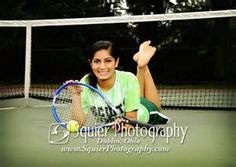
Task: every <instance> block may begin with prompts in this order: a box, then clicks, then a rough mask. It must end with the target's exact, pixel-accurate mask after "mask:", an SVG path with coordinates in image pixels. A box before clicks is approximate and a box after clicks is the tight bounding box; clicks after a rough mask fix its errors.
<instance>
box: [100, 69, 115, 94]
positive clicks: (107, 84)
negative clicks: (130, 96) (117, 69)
mask: <svg viewBox="0 0 236 167" xmlns="http://www.w3.org/2000/svg"><path fill="white" fill-rule="evenodd" d="M115 80H116V73H114V75H112V77H111V78H109V79H106V80H98V85H99V87H100V88H101V89H102V90H103V91H109V90H110V89H111V88H112V87H113V85H114V84H115Z"/></svg>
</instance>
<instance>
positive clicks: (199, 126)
mask: <svg viewBox="0 0 236 167" xmlns="http://www.w3.org/2000/svg"><path fill="white" fill-rule="evenodd" d="M29 103H30V106H28V105H26V104H25V102H24V99H15V100H12V99H11V100H2V101H0V108H1V110H0V122H1V127H0V132H1V137H0V143H1V147H0V148H1V153H0V157H1V162H0V163H1V166H4V167H8V166H9V167H10V166H17V167H18V166H24V167H26V166H51V167H52V166H57V167H60V166H88V167H90V166H94V167H98V166H102V167H110V166H111V167H116V166H122V167H131V166H135V167H139V166H140V167H141V166H142V167H144V166H145V167H149V166H152V167H154V166H166V167H169V166H173V167H176V166H181V167H183V166H188V167H191V166H198V167H199V166H212V167H234V166H236V159H235V157H236V150H235V148H236V144H235V141H236V130H235V128H236V112H234V111H209V110H207V111H203V110H201V111H200V110H194V111H193V110H165V111H163V112H164V113H165V114H166V115H167V116H169V117H170V118H171V121H170V122H169V123H168V124H167V125H166V126H165V127H164V128H165V129H169V130H171V129H172V130H173V131H172V132H173V133H172V137H169V143H167V138H166V136H162V137H161V136H159V137H158V136H155V137H153V136H151V134H149V136H146V137H144V136H139V137H137V135H140V134H139V133H137V134H136V136H133V137H127V136H125V137H122V136H121V134H118V136H115V135H114V132H109V133H108V135H107V136H106V137H103V138H102V139H104V140H103V141H105V139H107V142H108V140H110V143H109V142H108V143H99V142H98V137H97V138H96V137H90V138H89V139H88V141H87V143H84V141H85V139H84V138H83V137H82V136H79V137H78V138H73V137H74V135H75V134H72V135H70V139H69V142H68V143H67V144H64V145H53V144H49V141H48V140H49V134H50V133H49V132H50V131H49V130H50V129H49V127H50V125H51V124H52V123H55V122H54V120H53V117H52V116H51V108H50V103H48V104H45V103H41V102H39V101H34V100H30V101H29ZM9 107H15V108H9ZM181 127H182V128H187V132H186V136H185V139H184V140H183V143H181V137H182V136H181V135H182V133H181V131H178V130H180V129H178V128H181ZM168 133H171V131H169V132H168ZM113 139H114V140H116V141H117V142H118V143H115V142H114V140H113ZM152 139H155V141H154V142H153V143H152ZM111 140H113V142H112V141H111ZM125 141H126V142H127V143H125ZM108 146H110V147H114V148H116V149H114V150H112V149H111V150H102V148H106V147H108ZM147 147H148V148H150V149H152V150H153V149H156V148H157V149H156V150H155V151H153V152H151V153H149V152H147V150H146V151H142V152H140V153H139V152H137V151H133V152H128V151H127V149H128V148H133V149H135V148H136V149H137V148H147ZM78 148H83V149H84V148H97V149H100V150H98V151H96V152H90V153H88V149H84V150H83V149H82V150H81V149H80V150H79V149H78ZM121 148H122V149H123V151H121ZM69 149H70V151H68V150H69Z"/></svg>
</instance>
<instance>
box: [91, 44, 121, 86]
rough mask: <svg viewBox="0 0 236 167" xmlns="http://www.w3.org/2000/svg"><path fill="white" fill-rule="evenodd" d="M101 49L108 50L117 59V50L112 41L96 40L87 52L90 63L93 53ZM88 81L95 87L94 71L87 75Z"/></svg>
mask: <svg viewBox="0 0 236 167" xmlns="http://www.w3.org/2000/svg"><path fill="white" fill-rule="evenodd" d="M102 49H106V50H108V51H109V52H110V55H111V56H112V57H113V58H114V59H115V61H117V59H118V58H119V51H118V49H117V48H116V47H115V45H114V43H113V42H111V41H97V42H95V43H94V44H93V45H92V48H91V51H90V53H89V62H90V63H91V61H92V59H93V57H94V54H95V53H96V52H97V51H99V50H102ZM88 83H89V85H91V86H93V87H95V88H96V87H97V77H96V76H95V75H94V73H93V72H92V71H91V72H90V73H89V75H88Z"/></svg>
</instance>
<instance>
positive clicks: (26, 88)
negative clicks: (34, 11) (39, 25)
mask: <svg viewBox="0 0 236 167" xmlns="http://www.w3.org/2000/svg"><path fill="white" fill-rule="evenodd" d="M31 35H32V26H31V24H29V23H28V24H27V25H26V39H25V41H26V43H25V82H24V96H25V99H28V98H29V89H30V74H31V37H32V36H31Z"/></svg>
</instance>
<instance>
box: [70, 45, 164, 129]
mask: <svg viewBox="0 0 236 167" xmlns="http://www.w3.org/2000/svg"><path fill="white" fill-rule="evenodd" d="M155 52H156V48H155V47H153V46H151V42H150V41H145V42H143V43H142V44H141V45H140V46H139V51H138V52H137V53H136V54H135V55H134V56H133V60H134V61H135V62H136V63H137V74H136V76H135V75H134V74H132V73H130V72H125V71H119V70H117V69H116V68H117V67H118V65H119V54H117V49H116V48H115V46H114V44H113V43H112V42H110V41H97V42H95V43H94V44H93V45H92V48H91V53H90V55H89V62H90V66H91V73H89V74H87V75H85V76H84V77H83V78H82V79H81V80H80V82H82V83H86V84H89V85H91V86H93V87H95V88H97V89H98V90H100V91H101V92H102V93H103V95H104V96H105V97H106V98H107V99H108V100H109V101H110V102H111V103H112V104H113V106H115V107H116V109H118V110H116V111H112V112H111V111H108V110H107V109H104V108H102V107H98V106H96V107H97V108H99V110H96V111H95V112H96V115H104V114H105V115H108V117H107V119H110V118H111V117H110V115H111V114H112V116H115V115H118V114H119V113H124V115H125V116H126V117H127V118H129V119H132V120H138V121H141V122H144V123H149V124H153V125H157V124H165V123H166V122H167V121H168V118H167V117H165V116H164V115H163V114H160V111H161V100H160V97H159V94H158V90H157V88H156V85H155V83H154V80H153V78H152V75H151V72H150V70H149V67H148V63H149V61H150V59H151V58H152V57H153V56H154V54H155ZM68 82H71V81H68ZM81 92H83V90H81V89H77V91H76V93H74V95H73V99H74V101H76V99H78V98H77V97H76V96H80V93H81ZM89 98H92V97H83V98H82V99H84V100H86V99H89ZM84 100H83V101H84ZM88 101H89V100H88ZM88 101H87V103H88ZM90 103H92V102H90ZM74 104H76V103H74ZM90 105H91V106H93V105H99V104H98V103H97V104H90ZM74 108H76V106H74ZM75 111H76V110H74V113H75ZM117 111H118V112H119V113H116V112H117ZM93 112H94V111H93ZM108 112H109V113H108ZM75 115H76V113H75ZM108 121H109V120H108ZM119 121H120V120H119V119H118V122H119ZM83 123H84V122H83ZM83 123H82V124H83Z"/></svg>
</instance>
